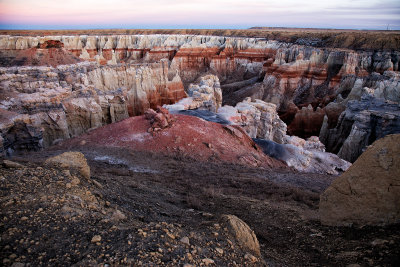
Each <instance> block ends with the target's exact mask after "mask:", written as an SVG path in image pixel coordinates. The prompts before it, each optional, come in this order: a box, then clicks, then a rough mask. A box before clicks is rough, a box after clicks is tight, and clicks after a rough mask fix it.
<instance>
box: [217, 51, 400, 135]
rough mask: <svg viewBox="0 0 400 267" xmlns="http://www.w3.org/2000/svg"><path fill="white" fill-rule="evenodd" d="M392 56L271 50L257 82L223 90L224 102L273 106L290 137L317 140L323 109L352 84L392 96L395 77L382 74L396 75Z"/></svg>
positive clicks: (347, 52)
mask: <svg viewBox="0 0 400 267" xmlns="http://www.w3.org/2000/svg"><path fill="white" fill-rule="evenodd" d="M398 55H399V52H379V53H372V52H354V51H352V52H349V51H336V50H328V49H315V48H310V47H301V46H295V45H293V46H290V47H282V48H279V49H278V50H277V51H276V55H275V56H274V57H273V59H274V60H273V61H268V60H267V61H265V63H264V70H263V73H265V75H264V80H263V81H262V82H259V83H255V84H253V85H247V86H244V87H242V88H240V89H237V90H234V91H232V90H228V91H227V94H226V95H224V99H225V100H224V103H226V104H230V105H233V104H235V103H237V102H240V101H242V100H243V99H244V98H246V97H251V98H252V99H261V100H263V101H266V102H271V103H274V104H276V105H277V109H278V112H279V114H280V116H281V118H282V119H283V120H284V121H285V122H286V123H287V124H288V129H290V133H296V134H299V135H300V136H302V137H308V136H311V135H318V134H319V129H320V127H321V125H322V122H323V115H324V114H323V113H324V111H323V109H324V107H325V106H326V105H327V104H329V103H331V102H332V101H333V100H334V99H335V98H336V97H337V96H338V95H339V94H342V96H343V95H344V94H346V95H347V94H348V93H349V91H350V90H351V88H352V86H353V85H355V82H356V81H358V82H361V83H363V84H364V86H367V87H373V88H379V90H378V91H379V94H381V95H383V94H392V95H393V93H392V92H393V89H394V88H396V87H397V86H398V80H399V78H398V77H395V76H396V75H394V76H393V75H392V74H391V75H392V77H391V78H390V79H389V78H388V77H387V73H393V72H390V71H392V70H396V71H398ZM375 59H376V60H377V61H376V62H375V61H374V60H375ZM374 71H375V72H376V73H374ZM385 71H386V73H384V72H385ZM388 79H389V80H388ZM224 86H227V85H224ZM227 87H228V88H229V86H227ZM378 91H377V93H378ZM383 91H385V92H383ZM389 92H390V93H389ZM309 105H311V106H312V111H311V110H309V108H307V109H306V110H303V112H302V113H301V114H300V115H298V116H297V118H296V117H295V116H296V114H297V113H298V112H299V110H302V108H304V107H308V106H309ZM308 122H313V123H308Z"/></svg>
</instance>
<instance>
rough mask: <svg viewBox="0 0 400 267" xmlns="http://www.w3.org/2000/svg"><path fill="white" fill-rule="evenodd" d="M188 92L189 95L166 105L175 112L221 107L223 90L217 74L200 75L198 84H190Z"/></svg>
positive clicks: (214, 110)
mask: <svg viewBox="0 0 400 267" xmlns="http://www.w3.org/2000/svg"><path fill="white" fill-rule="evenodd" d="M187 93H188V97H186V98H184V99H181V100H180V101H179V102H177V103H175V104H172V105H166V106H165V107H166V108H167V109H168V110H171V111H173V112H177V111H180V110H189V109H200V110H209V111H212V112H216V111H217V110H218V109H219V108H220V107H221V104H222V92H221V87H220V83H219V79H218V77H217V76H215V75H205V76H202V77H200V79H199V82H198V83H197V84H190V86H189V88H188V90H187Z"/></svg>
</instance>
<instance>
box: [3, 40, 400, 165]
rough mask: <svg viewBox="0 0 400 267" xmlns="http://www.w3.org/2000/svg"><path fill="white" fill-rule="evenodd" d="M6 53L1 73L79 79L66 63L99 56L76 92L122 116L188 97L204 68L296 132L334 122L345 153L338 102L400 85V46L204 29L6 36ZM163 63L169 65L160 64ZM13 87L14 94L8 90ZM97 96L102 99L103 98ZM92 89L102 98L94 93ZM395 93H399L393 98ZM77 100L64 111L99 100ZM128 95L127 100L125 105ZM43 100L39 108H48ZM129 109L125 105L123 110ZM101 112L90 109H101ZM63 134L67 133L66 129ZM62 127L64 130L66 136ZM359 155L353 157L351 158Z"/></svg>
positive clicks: (227, 93) (234, 97) (106, 118)
mask: <svg viewBox="0 0 400 267" xmlns="http://www.w3.org/2000/svg"><path fill="white" fill-rule="evenodd" d="M0 58H1V60H0V62H1V65H3V66H5V67H7V68H6V69H3V70H2V73H3V74H4V75H5V74H7V75H8V74H11V72H13V71H14V72H15V71H17V70H12V68H11V69H10V68H9V66H10V65H35V64H36V65H52V66H53V67H54V68H56V69H58V71H56V73H58V74H57V76H58V77H59V78H60V79H61V80H60V81H62V80H63V79H67V80H69V79H72V80H74V79H75V78H71V77H75V76H74V75H72V74H71V73H68V71H67V70H66V69H68V68H78V69H79V68H80V67H79V66H81V64H87V63H79V62H82V61H84V62H85V61H89V62H92V63H90V64H94V65H93V66H96V67H88V68H92V69H91V70H90V71H89V70H88V73H87V74H84V75H83V76H85V77H86V78H83V80H82V79H81V78H80V76H79V79H81V81H80V82H77V84H78V85H77V86H75V81H74V82H72V83H71V90H70V91H71V93H73V95H74V97H72V98H74V99H84V98H87V99H91V98H93V99H95V102H96V103H97V104H98V105H99V106H102V105H103V107H105V106H109V107H110V106H113V107H118V108H112V109H113V110H117V111H113V112H117V113H118V112H119V113H121V114H123V115H118V116H117V117H118V118H119V117H125V116H127V115H131V116H132V115H137V114H141V113H142V112H143V110H144V109H145V108H146V107H148V106H152V105H153V106H154V105H155V103H159V104H168V103H172V102H173V101H175V100H177V99H180V98H182V97H184V96H185V95H184V92H183V87H182V84H183V86H185V88H186V89H188V88H189V85H190V83H192V82H196V81H197V80H198V79H199V78H200V77H201V76H203V75H204V74H214V75H216V76H217V77H218V78H219V81H220V82H221V89H222V94H223V99H224V103H223V104H229V105H232V106H235V105H236V104H237V103H239V102H241V101H243V100H244V99H245V98H246V97H251V99H252V100H255V99H260V100H263V101H265V102H269V103H273V104H275V105H276V107H277V111H278V113H279V115H280V117H281V119H282V120H283V121H284V122H285V123H286V124H287V125H288V128H287V129H288V133H289V134H290V135H298V136H301V137H303V138H307V137H310V136H314V135H319V134H320V129H321V126H322V125H325V124H326V123H328V121H329V123H328V126H326V125H325V126H324V129H325V130H324V136H325V137H324V136H321V137H322V140H323V141H324V142H325V144H326V146H327V150H328V151H332V152H335V153H338V152H339V151H340V149H341V146H343V144H344V143H345V140H346V139H347V138H348V136H349V134H350V132H351V129H350V130H349V129H348V128H349V127H350V128H351V127H352V126H351V125H350V124H348V123H347V124H345V125H346V127H345V126H338V129H339V130H337V131H340V133H338V132H337V131H336V133H335V135H336V136H340V140H341V141H335V140H337V138H336V139H335V138H334V137H332V134H331V137H328V136H327V134H326V133H327V132H330V133H332V131H327V130H326V129H333V128H336V126H337V124H338V123H340V120H339V117H340V114H341V113H342V112H344V111H345V109H346V105H347V102H346V103H345V104H343V105H340V106H333V105H331V106H329V104H330V103H336V102H340V101H341V99H345V98H346V97H347V96H348V95H349V94H350V92H351V91H352V89H353V88H354V87H360V88H364V87H367V88H370V90H374V91H376V92H381V96H385V95H392V96H393V95H394V96H395V95H396V94H399V93H398V92H399V91H400V85H399V82H398V81H399V76H398V75H397V73H398V71H399V61H400V49H399V50H385V51H383V50H373V51H372V50H362V51H355V50H349V49H333V48H316V47H311V46H306V45H297V44H291V43H284V42H278V41H275V40H266V39H263V38H241V37H221V36H201V35H109V36H88V35H81V36H44V37H28V36H24V37H21V36H0ZM63 59H64V61H65V62H63ZM64 63H68V64H75V65H70V67H63V68H64V69H65V70H64V69H62V70H61V69H60V67H57V66H59V65H60V64H64ZM157 64H159V65H160V67H155V66H156V65H157ZM73 66H75V67H73ZM90 66H92V65H90ZM101 66H103V67H101ZM132 69H134V71H132ZM156 69H157V71H156ZM8 71H9V72H10V73H8ZM63 72H66V74H63ZM71 72H75V70H73V71H71ZM77 72H78V73H79V71H77ZM131 72H133V74H132V73H131ZM139 72H140V74H138V73H139ZM154 73H155V74H154ZM3 74H2V75H3ZM7 75H6V76H7ZM35 75H36V74H34V75H33V76H32V75H31V79H32V82H33V80H34V79H36V76H35ZM79 75H80V74H79ZM28 76H29V75H28ZM44 76H46V75H44ZM64 76H65V78H64ZM137 76H139V77H142V80H140V79H139V80H137V79H136V78H132V77H137ZM38 77H41V76H40V75H39V76H38ZM2 79H5V78H2ZM7 79H8V78H7ZM7 79H5V80H4V81H6V80H7ZM46 79H47V80H48V78H46ZM49 79H50V78H49ZM55 79H57V78H55ZM85 79H86V80H87V83H86V84H85V82H86V80H85ZM132 79H133V80H132ZM148 79H150V80H148ZM47 80H46V81H45V83H46V84H47V85H45V86H42V85H37V87H38V88H40V87H42V89H41V90H42V92H41V93H42V94H44V93H45V91H46V92H47V93H49V92H53V93H54V92H56V91H57V90H58V89H57V90H56V88H57V86H58V85H57V82H55V85H54V83H52V82H53V81H50V83H48V82H47ZM50 80H51V79H50ZM39 81H40V78H39ZM66 82H67V81H66ZM13 83H14V81H10V82H8V81H7V82H2V84H1V88H0V90H2V92H6V94H5V95H7V97H11V98H15V97H14V96H17V98H18V97H22V96H20V95H19V93H20V92H18V93H12V92H13V90H12V89H10V84H13ZM17 83H18V81H17ZM67 83H68V82H67ZM21 84H22V85H21V86H22V88H20V89H19V90H27V92H24V93H25V94H28V95H30V94H35V93H37V92H33V91H31V89H30V87H29V86H28V87H27V86H26V83H24V82H21ZM79 84H83V87H84V88H85V89H84V90H83V91H82V90H76V88H81V87H79V86H80V85H79ZM133 84H135V85H134V86H133ZM89 85H90V86H89ZM13 86H14V85H13ZM87 86H89V89H88V88H87ZM11 87H12V86H11ZM61 87H62V86H61ZM44 88H47V89H46V90H45V89H44ZM62 88H64V87H62ZM136 88H141V89H136ZM164 89H165V90H164ZM167 89H168V90H167ZM170 90H172V91H171V92H170ZM61 91H62V90H61ZM81 91H82V95H84V97H79V94H80V93H78V92H81ZM104 91H107V94H108V93H109V92H110V91H112V92H113V93H112V95H113V100H112V101H114V102H118V103H114V102H113V104H112V105H111V104H110V102H109V101H110V100H108V99H107V97H104V96H102V94H105V93H104ZM57 92H58V91H57ZM93 92H94V93H93ZM143 92H146V93H145V94H144V93H143ZM387 92H389V93H387ZM9 93H12V94H10V95H8V94H9ZM98 93H100V96H101V97H100V96H99V97H97V95H98ZM55 94H64V93H62V92H61V93H59V92H58V93H55ZM91 94H93V95H95V96H96V97H92V96H91ZM107 94H106V95H107ZM31 96H32V97H33V96H34V95H31ZM87 96H90V97H89V98H88V97H87ZM24 97H27V96H25V95H24ZM378 97H380V96H378ZM28 98H29V97H28ZM72 98H70V99H72ZM392 98H393V97H392ZM116 99H119V100H116ZM388 100H391V99H390V97H389V99H388ZM4 101H5V99H2V102H1V105H2V108H3V109H5V110H7V111H8V112H16V113H17V114H27V113H29V112H28V111H26V110H24V112H22V113H21V112H20V111H18V110H17V111H15V110H13V109H12V108H10V106H9V105H6V102H7V101H6V102H4ZM15 101H17V102H18V101H19V100H15ZM24 101H26V100H24ZM71 101H72V100H70V102H71ZM74 101H78V100H74ZM74 101H72V102H73V103H72V104H68V103H69V102H68V103H67V102H65V101H64V102H63V106H62V108H63V109H68V108H69V109H71V110H74V109H76V106H91V104H87V103H86V102H85V101H89V100H79V101H83V102H85V103H86V104H83V102H79V101H78V102H79V103H78V102H77V103H75V102H74ZM124 101H125V102H124ZM391 101H393V100H391ZM3 102H4V103H3ZM122 102H123V103H124V104H121V103H122ZM88 103H93V102H91V101H89V102H88ZM46 104H47V103H46ZM39 106H40V105H37V107H38V109H39V110H40V109H41V108H40V107H39ZM120 106H123V107H122V108H121V110H120V111H119V107H120ZM124 106H126V110H125V108H124ZM93 110H94V111H96V110H97V111H96V112H97V113H99V111H100V109H98V107H97V108H94V109H93ZM94 111H90V112H87V113H88V114H89V113H93V114H96V112H94ZM31 113H32V111H31ZM67 113H68V112H67ZM67 113H66V114H67ZM78 113H79V112H78ZM99 114H100V113H99ZM101 114H103V115H102V117H101V119H100V117H99V118H97V117H96V116H94V117H92V118H91V119H90V121H91V122H90V123H89V122H80V123H78V124H79V125H82V124H84V125H85V126H83V127H72V128H73V129H75V128H78V129H79V128H85V129H86V128H91V127H95V126H98V125H100V124H104V123H108V122H111V121H113V120H115V119H113V116H115V115H110V114H109V113H107V112H104V108H102V111H101ZM30 116H32V115H31V114H30ZM3 117H4V116H3ZM61 117H62V116H61ZM325 117H326V119H324V118H325ZM46 118H47V117H46ZM40 120H41V121H43V120H44V119H40ZM70 121H71V120H70ZM100 121H101V123H100ZM71 123H72V121H71V122H70V124H71ZM63 127H64V128H66V126H63ZM61 128H62V127H61ZM67 128H68V127H67ZM70 128H71V127H70ZM396 129H397V128H396V127H392V128H391V129H390V130H389V133H393V131H395V132H396V131H397V130H396ZM80 131H81V130H77V131H75V130H69V131H68V134H66V136H67V135H68V136H71V135H75V134H78V132H80ZM28 132H29V131H28ZM61 132H62V133H63V134H64V133H65V132H66V131H64V130H62V131H61ZM63 134H59V135H60V136H64V135H63ZM385 134H386V132H385ZM2 136H4V132H2ZM3 138H4V137H3ZM363 138H364V139H365V138H368V141H367V142H365V140H364V141H363V142H362V143H363V144H364V143H365V144H369V143H371V142H373V141H374V138H379V135H369V136H368V137H366V136H365V137H363ZM45 143H50V141H46V142H45ZM330 143H335V145H330ZM353 143H354V142H353ZM344 157H346V159H348V160H349V159H350V158H348V157H347V156H344ZM353 158H354V157H353V156H352V157H351V160H353Z"/></svg>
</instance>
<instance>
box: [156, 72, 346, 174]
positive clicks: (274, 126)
mask: <svg viewBox="0 0 400 267" xmlns="http://www.w3.org/2000/svg"><path fill="white" fill-rule="evenodd" d="M206 77H208V78H209V76H206ZM214 78H215V79H217V80H218V78H217V77H215V76H213V79H214ZM202 79H203V78H202ZM218 84H219V83H218ZM191 88H194V89H196V90H198V91H199V88H200V87H199V86H196V85H193V84H192V85H191ZM201 92H205V91H204V90H202V91H201ZM199 95H201V96H202V97H199V98H198V99H199V100H198V101H197V102H195V101H194V100H193V98H192V97H189V98H184V99H182V100H180V101H179V102H178V103H176V104H173V105H165V106H164V107H165V108H167V109H169V110H170V111H171V112H173V113H177V112H178V113H181V114H186V115H192V116H196V117H200V118H202V119H205V120H207V121H212V122H217V123H221V124H231V125H238V126H241V127H242V128H243V130H244V131H245V132H246V134H248V135H249V136H250V137H251V138H253V139H254V141H255V142H256V143H257V144H258V145H260V147H261V148H262V149H263V151H264V153H265V154H267V155H269V156H271V157H273V158H276V159H279V160H281V161H282V162H285V163H286V164H287V165H288V166H290V167H293V168H294V169H296V170H298V171H301V172H310V173H327V174H335V175H337V174H339V173H341V172H343V171H345V170H347V169H348V168H349V166H350V165H351V164H350V163H349V162H347V161H345V160H342V159H340V158H339V157H338V156H336V155H335V154H332V153H326V152H325V146H324V145H323V144H322V143H321V142H320V141H319V139H318V137H316V136H313V137H310V138H309V139H308V140H307V141H306V140H304V139H302V138H299V137H296V136H288V135H286V124H285V123H284V122H283V121H282V120H281V119H280V118H279V116H278V113H277V111H276V105H275V104H272V103H266V102H264V101H262V100H258V99H256V100H255V101H252V100H251V98H250V97H248V98H246V99H245V100H244V101H242V102H240V103H238V104H237V105H236V106H235V107H232V106H228V105H225V106H222V107H220V108H219V109H218V112H212V110H213V107H215V105H214V106H212V105H209V104H207V103H208V102H210V101H208V102H207V101H205V100H208V99H214V98H213V97H214V91H213V90H208V93H201V94H200V93H199ZM193 103H196V104H193ZM310 109H311V110H312V108H310Z"/></svg>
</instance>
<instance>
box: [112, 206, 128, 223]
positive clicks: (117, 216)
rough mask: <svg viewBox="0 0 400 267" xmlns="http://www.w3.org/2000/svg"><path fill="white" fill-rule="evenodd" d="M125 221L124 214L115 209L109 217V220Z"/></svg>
mask: <svg viewBox="0 0 400 267" xmlns="http://www.w3.org/2000/svg"><path fill="white" fill-rule="evenodd" d="M125 219H126V216H125V214H123V213H122V212H121V211H120V210H117V209H116V210H115V211H114V212H113V215H112V216H111V220H113V221H121V220H125Z"/></svg>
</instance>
